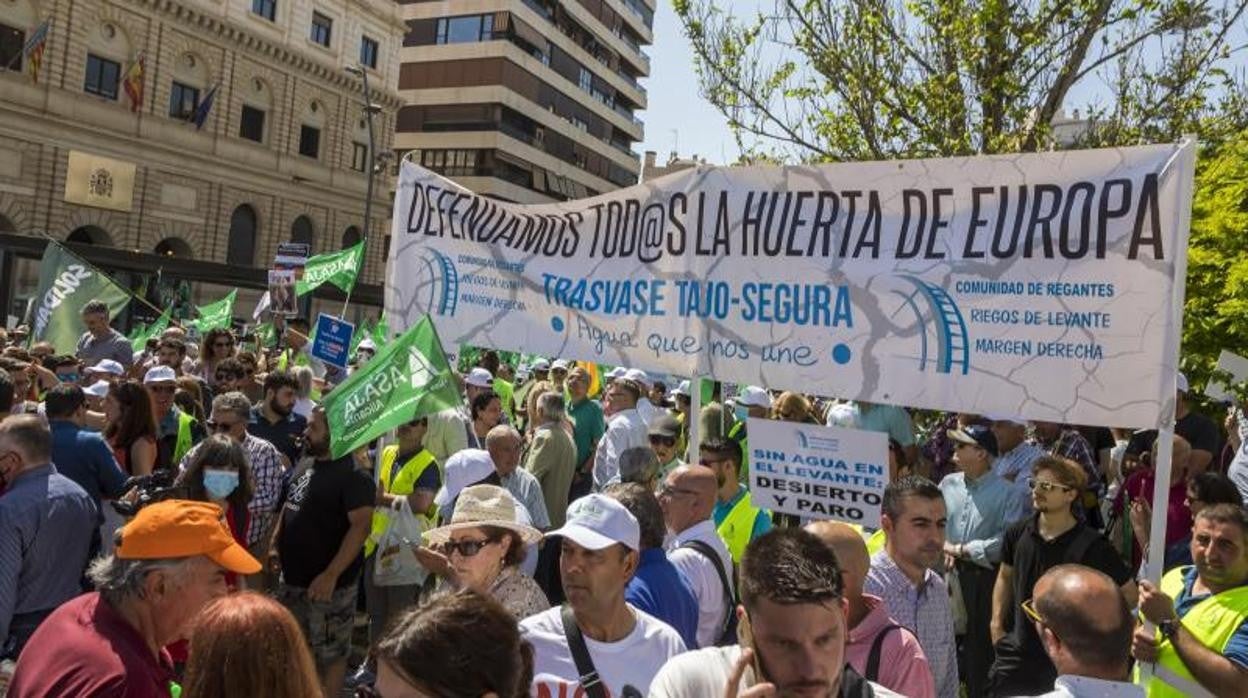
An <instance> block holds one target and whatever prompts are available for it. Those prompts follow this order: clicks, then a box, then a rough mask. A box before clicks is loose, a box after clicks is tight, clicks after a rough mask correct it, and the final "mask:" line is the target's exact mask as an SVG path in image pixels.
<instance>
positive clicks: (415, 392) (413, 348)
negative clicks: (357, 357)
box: [324, 315, 460, 458]
mask: <svg viewBox="0 0 1248 698" xmlns="http://www.w3.org/2000/svg"><path fill="white" fill-rule="evenodd" d="M458 404H460V397H459V388H458V386H457V384H456V382H455V376H454V374H453V373H452V372H451V367H450V365H449V364H448V363H447V361H446V354H445V353H444V352H443V351H442V344H441V343H440V342H439V341H438V334H437V332H436V331H435V330H434V329H433V321H432V320H430V319H429V316H428V315H426V316H425V317H424V318H422V319H421V321H420V322H418V323H417V324H416V325H415V326H414V327H412V328H411V329H410V330H408V331H407V332H405V333H403V336H401V337H398V338H397V339H395V340H394V341H392V342H390V343H389V344H387V345H386V347H385V348H384V349H381V350H380V351H379V352H378V354H377V356H376V357H375V358H373V360H372V361H369V362H368V364H366V365H365V366H364V367H363V368H361V369H359V370H357V371H356V372H355V373H352V374H351V377H350V378H348V379H347V380H346V381H344V382H343V383H342V385H339V386H338V387H337V388H334V389H333V391H332V392H330V393H329V395H327V396H325V402H324V405H325V417H326V419H327V420H328V422H329V433H330V443H331V450H332V452H333V457H334V458H340V457H342V456H343V455H345V454H347V453H350V452H351V451H354V450H355V449H357V448H359V447H360V446H363V445H364V444H366V443H368V442H369V441H371V440H372V439H374V438H376V437H377V436H380V435H381V434H384V433H385V432H387V431H390V430H391V429H393V428H395V427H397V426H398V425H400V424H403V423H404V422H410V421H411V420H413V419H415V418H416V417H421V416H424V415H427V414H432V413H434V412H439V411H441V410H444V409H447V408H448V407H454V406H456V405H458Z"/></svg>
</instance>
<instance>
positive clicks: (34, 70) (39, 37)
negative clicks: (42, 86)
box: [22, 18, 52, 83]
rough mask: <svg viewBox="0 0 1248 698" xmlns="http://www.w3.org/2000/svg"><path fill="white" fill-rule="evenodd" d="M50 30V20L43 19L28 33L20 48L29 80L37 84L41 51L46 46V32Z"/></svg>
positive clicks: (41, 58)
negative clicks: (28, 73)
mask: <svg viewBox="0 0 1248 698" xmlns="http://www.w3.org/2000/svg"><path fill="white" fill-rule="evenodd" d="M51 28H52V20H51V19H50V18H49V19H45V20H43V21H42V22H40V23H39V26H38V27H36V28H35V30H34V31H33V32H31V33H30V38H29V39H26V45H25V46H23V47H22V56H23V57H25V59H26V65H27V66H28V70H30V79H31V80H33V81H34V82H36V83H38V82H39V68H40V67H41V66H42V65H43V50H44V48H46V47H47V45H48V31H50V30H51Z"/></svg>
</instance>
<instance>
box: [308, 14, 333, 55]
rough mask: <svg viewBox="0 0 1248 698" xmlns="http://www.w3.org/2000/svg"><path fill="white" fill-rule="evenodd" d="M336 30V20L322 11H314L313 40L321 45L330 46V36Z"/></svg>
mask: <svg viewBox="0 0 1248 698" xmlns="http://www.w3.org/2000/svg"><path fill="white" fill-rule="evenodd" d="M333 30H334V20H332V19H330V18H328V17H326V16H325V15H323V14H321V13H320V12H313V13H312V41H315V42H316V43H318V44H320V45H321V46H325V47H328V46H329V36H330V33H331V32H333Z"/></svg>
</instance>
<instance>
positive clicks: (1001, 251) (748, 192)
mask: <svg viewBox="0 0 1248 698" xmlns="http://www.w3.org/2000/svg"><path fill="white" fill-rule="evenodd" d="M1194 162H1195V145H1194V144H1193V143H1184V144H1180V145H1157V146H1146V147H1138V148H1121V149H1110V150H1092V151H1073V152H1059V153H1044V154H1032V155H1010V156H988V157H978V158H954V159H937V160H909V161H893V162H870V163H849V164H840V165H824V166H802V167H774V166H768V167H738V168H712V167H700V168H696V169H691V170H685V171H683V172H679V173H676V174H673V175H670V176H667V177H664V178H662V179H658V180H654V181H651V182H647V183H645V184H642V185H639V186H636V187H631V188H628V189H623V190H620V191H616V192H612V193H610V194H604V195H602V196H598V197H594V198H591V199H585V200H580V201H570V202H566V203H561V204H549V205H534V206H520V205H513V204H506V203H501V202H497V201H494V200H491V199H488V198H485V197H480V196H476V195H474V194H473V193H472V192H470V191H467V190H465V189H463V188H461V187H459V186H458V185H456V184H454V183H453V182H451V181H449V180H446V179H443V178H442V177H439V176H437V175H435V174H433V173H431V172H428V171H426V170H423V169H421V168H420V167H417V166H415V165H413V164H411V163H408V162H405V163H404V164H403V167H402V172H401V175H400V181H399V188H398V194H397V196H396V198H395V209H394V218H393V230H392V240H391V243H392V244H391V250H390V259H389V264H388V267H387V281H386V314H387V317H388V318H389V319H390V326H391V328H392V329H393V330H394V331H396V332H401V331H403V330H404V329H406V328H407V327H408V326H409V325H411V324H413V323H415V322H416V321H417V320H418V319H419V318H420V316H421V315H423V314H425V313H428V314H430V315H431V316H432V317H433V318H434V321H435V323H436V325H437V328H438V331H439V333H440V335H441V337H442V339H443V341H444V342H446V343H447V344H448V346H453V345H455V344H457V343H469V344H474V345H478V346H487V347H496V348H500V349H509V350H514V351H526V352H532V353H541V354H545V355H550V356H562V357H567V358H571V359H582V360H589V361H600V362H605V363H609V364H617V365H626V366H633V367H639V368H644V369H648V370H654V371H660V372H663V373H671V374H677V375H704V376H713V377H715V378H718V379H721V380H727V381H733V382H737V383H751V384H758V385H764V386H769V387H773V388H785V389H796V390H801V391H803V392H806V393H813V394H818V395H829V396H836V397H841V398H854V399H859V400H869V401H873V402H883V403H891V404H898V405H908V406H915V407H926V408H937V409H954V410H960V411H964V412H995V413H1006V414H1014V415H1019V416H1024V417H1029V418H1035V419H1047V420H1056V421H1069V422H1075V423H1081V424H1104V425H1117V426H1123V427H1154V426H1157V425H1158V424H1159V423H1160V422H1161V421H1162V416H1163V414H1165V413H1169V412H1171V411H1172V409H1173V406H1172V402H1173V397H1174V395H1173V386H1174V380H1175V363H1176V360H1177V351H1178V339H1177V338H1178V326H1179V322H1180V314H1179V312H1178V310H1177V308H1178V307H1179V305H1181V301H1182V283H1183V276H1184V273H1185V269H1186V246H1187V232H1188V231H1187V223H1188V218H1189V215H1190V206H1191V186H1192V169H1193V166H1194Z"/></svg>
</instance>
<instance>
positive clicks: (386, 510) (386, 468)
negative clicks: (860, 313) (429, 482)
mask: <svg viewBox="0 0 1248 698" xmlns="http://www.w3.org/2000/svg"><path fill="white" fill-rule="evenodd" d="M398 457H399V446H398V444H391V445H389V446H386V447H385V448H384V449H382V451H381V463H380V464H379V466H378V468H377V477H378V480H379V481H380V482H381V488H382V491H384V492H385V493H386V494H393V495H395V496H400V497H406V496H407V495H409V494H411V493H412V490H414V489H416V482H417V481H418V480H420V476H421V475H424V474H425V470H426V469H427V468H428V467H429V466H431V465H432V466H433V467H435V468H436V467H438V463H437V461H435V460H434V459H433V454H432V453H430V452H429V450H428V449H423V448H422V449H421V450H420V452H419V453H417V454H416V455H414V456H412V457H411V458H410V459H408V461H407V462H406V463H404V464H403V466H402V468H401V469H400V470H399V474H398V475H397V476H395V478H394V482H393V483H391V482H390V471H391V470H393V469H394V461H395V459H396V458H398ZM391 513H393V510H392V509H391V508H390V507H384V506H383V507H374V508H373V523H372V528H370V529H369V532H368V540H366V541H364V555H366V556H368V555H372V554H373V550H374V549H376V548H377V544H378V543H380V542H381V537H382V536H383V535H385V534H386V529H387V528H389V526H390V515H391ZM413 513H415V514H416V515H418V516H423V517H425V518H427V519H429V521H430V522H431V523H432V522H434V521H437V518H438V507H437V506H436V505H430V507H429V511H423V512H413Z"/></svg>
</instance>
